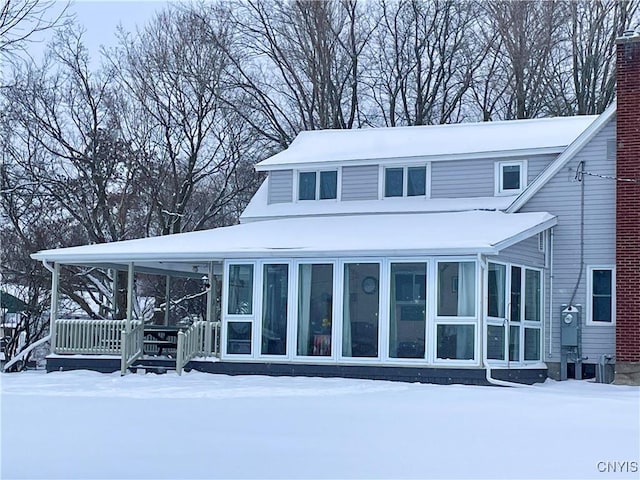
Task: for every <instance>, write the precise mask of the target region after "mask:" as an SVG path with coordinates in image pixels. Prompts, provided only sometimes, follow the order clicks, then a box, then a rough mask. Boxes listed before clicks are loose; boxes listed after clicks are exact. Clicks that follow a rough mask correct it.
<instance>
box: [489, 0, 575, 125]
mask: <svg viewBox="0 0 640 480" xmlns="http://www.w3.org/2000/svg"><path fill="white" fill-rule="evenodd" d="M481 5H482V6H483V7H484V10H485V13H486V15H487V21H488V25H489V28H490V29H491V30H489V34H488V35H487V36H486V37H485V38H486V39H487V40H489V41H490V42H491V43H490V44H489V45H488V46H489V48H490V50H491V55H489V57H488V61H489V62H492V68H491V69H490V70H489V73H490V74H492V75H495V74H496V72H498V71H499V70H498V69H502V70H503V71H502V72H500V73H499V74H498V77H499V78H501V79H503V80H504V81H507V82H508V83H507V85H505V86H500V85H496V87H497V89H498V91H500V90H502V91H504V94H505V95H506V97H507V100H508V102H507V103H506V104H505V111H504V112H502V113H501V114H500V117H502V118H505V119H511V118H532V117H536V116H540V115H542V114H545V113H546V110H545V109H546V107H547V104H548V99H549V95H550V81H551V78H552V77H553V71H555V66H554V64H555V63H559V62H561V61H562V60H563V58H562V52H561V46H562V42H563V37H562V26H563V25H564V24H565V23H566V22H567V21H568V17H567V13H566V8H564V5H563V4H562V3H561V2H559V1H556V0H549V1H533V0H524V1H519V2H511V1H503V0H498V1H492V2H486V3H482V4H481ZM494 31H495V32H496V35H495V36H494V35H493V34H492V32H494ZM490 97H491V96H490ZM493 98H494V99H495V96H493ZM485 107H486V106H483V109H486V108H485Z"/></svg>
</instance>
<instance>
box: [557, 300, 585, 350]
mask: <svg viewBox="0 0 640 480" xmlns="http://www.w3.org/2000/svg"><path fill="white" fill-rule="evenodd" d="M581 310H582V309H581V308H580V307H576V306H574V305H569V306H568V307H565V308H563V309H562V315H561V318H562V321H561V322H560V345H561V346H563V347H577V346H578V342H579V341H580V325H581V323H580V322H581V321H582V318H581V317H582V311H581Z"/></svg>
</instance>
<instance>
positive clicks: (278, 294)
mask: <svg viewBox="0 0 640 480" xmlns="http://www.w3.org/2000/svg"><path fill="white" fill-rule="evenodd" d="M288 287H289V266H288V265H265V266H264V272H263V278H262V354H263V355H286V353H287V348H286V346H287V299H288V292H289V288H288Z"/></svg>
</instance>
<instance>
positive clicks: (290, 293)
mask: <svg viewBox="0 0 640 480" xmlns="http://www.w3.org/2000/svg"><path fill="white" fill-rule="evenodd" d="M257 265H258V266H257V268H258V269H259V270H260V275H259V276H260V279H259V280H260V283H259V285H257V286H256V290H257V292H256V293H257V295H258V297H259V303H260V304H259V305H258V310H257V312H256V316H255V323H256V337H255V340H253V339H252V341H253V345H252V346H253V347H255V355H254V356H255V357H256V358H259V359H263V360H272V361H277V360H289V359H291V358H292V357H293V352H292V350H291V334H292V330H293V326H292V322H293V320H294V318H296V319H297V316H295V317H294V313H293V310H292V309H291V307H292V304H291V302H292V301H295V293H296V292H295V290H294V285H293V283H292V282H293V270H292V269H293V268H294V262H293V261H292V260H291V259H286V258H283V259H277V258H274V259H267V260H261V261H259V262H257ZM265 265H286V266H287V269H288V272H287V273H288V279H287V281H288V284H287V342H286V344H285V354H284V355H273V354H266V353H262V322H263V320H264V319H263V314H264V267H265ZM296 280H297V277H296ZM296 308H297V305H296ZM252 352H253V349H252Z"/></svg>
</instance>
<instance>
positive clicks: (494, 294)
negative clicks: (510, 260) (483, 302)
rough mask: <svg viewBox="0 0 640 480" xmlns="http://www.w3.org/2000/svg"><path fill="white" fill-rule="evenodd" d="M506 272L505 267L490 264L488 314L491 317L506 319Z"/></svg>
mask: <svg viewBox="0 0 640 480" xmlns="http://www.w3.org/2000/svg"><path fill="white" fill-rule="evenodd" d="M506 271H507V267H505V266H504V265H499V264H496V263H489V270H488V296H489V298H488V301H487V303H488V305H487V312H488V314H489V316H490V317H494V318H504V306H505V301H504V293H505V289H506V287H505V285H506Z"/></svg>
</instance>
